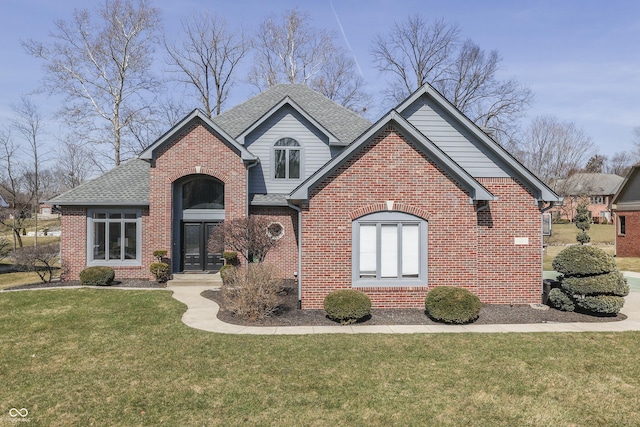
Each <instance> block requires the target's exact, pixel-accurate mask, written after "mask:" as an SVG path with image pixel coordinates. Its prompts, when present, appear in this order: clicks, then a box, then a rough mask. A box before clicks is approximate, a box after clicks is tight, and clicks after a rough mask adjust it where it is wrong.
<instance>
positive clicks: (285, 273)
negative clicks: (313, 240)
mask: <svg viewBox="0 0 640 427" xmlns="http://www.w3.org/2000/svg"><path fill="white" fill-rule="evenodd" d="M249 213H250V215H255V216H258V217H263V218H267V219H268V220H269V221H273V222H278V223H280V224H282V226H283V228H284V235H283V236H282V238H281V239H280V240H279V242H278V245H277V246H276V247H274V248H273V249H271V251H270V252H269V253H268V254H267V257H266V259H265V263H268V264H273V265H276V266H278V269H279V270H280V272H281V274H282V277H284V278H285V279H293V278H295V277H296V276H295V274H296V273H297V272H298V212H297V211H295V210H293V209H291V208H287V207H256V206H253V207H251V209H250V210H249Z"/></svg>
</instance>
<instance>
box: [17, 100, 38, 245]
mask: <svg viewBox="0 0 640 427" xmlns="http://www.w3.org/2000/svg"><path fill="white" fill-rule="evenodd" d="M12 109H13V112H14V113H15V114H16V117H15V118H14V119H13V120H12V121H11V125H12V127H13V128H14V129H15V130H16V131H17V132H18V133H19V134H20V135H21V136H22V139H23V140H24V141H26V143H27V145H28V147H29V149H28V153H29V156H30V157H31V160H32V161H33V163H32V167H33V169H31V168H27V170H26V171H25V175H26V174H29V175H30V177H31V179H29V180H28V182H29V183H30V184H31V185H30V186H29V190H30V197H29V199H30V200H32V201H33V203H34V207H35V209H33V210H32V211H33V212H34V218H35V228H36V229H35V246H38V208H39V206H40V181H39V178H40V175H39V170H40V166H41V165H40V163H41V162H42V154H43V153H42V147H41V145H42V143H41V141H40V137H41V136H42V135H41V134H42V132H43V124H42V121H43V120H42V116H41V114H40V111H39V110H38V107H37V106H36V105H35V104H34V103H33V101H31V99H29V98H28V97H26V96H23V97H21V98H20V102H19V103H17V104H13V105H12Z"/></svg>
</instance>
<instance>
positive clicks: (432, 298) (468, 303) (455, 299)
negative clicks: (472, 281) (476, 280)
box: [424, 286, 482, 323]
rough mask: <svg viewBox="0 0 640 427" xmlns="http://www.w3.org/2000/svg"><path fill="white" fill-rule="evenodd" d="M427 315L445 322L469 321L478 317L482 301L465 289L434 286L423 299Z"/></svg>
mask: <svg viewBox="0 0 640 427" xmlns="http://www.w3.org/2000/svg"><path fill="white" fill-rule="evenodd" d="M424 306H425V309H426V311H427V315H428V316H429V317H431V318H432V319H434V320H437V321H441V322H445V323H470V322H473V321H474V320H476V319H477V318H478V315H479V314H480V309H481V308H482V303H481V302H480V298H478V297H477V296H476V295H475V294H473V293H472V292H470V291H468V290H467V289H463V288H458V287H455V286H436V287H435V288H433V289H431V290H430V291H429V292H428V293H427V296H426V298H425V300H424Z"/></svg>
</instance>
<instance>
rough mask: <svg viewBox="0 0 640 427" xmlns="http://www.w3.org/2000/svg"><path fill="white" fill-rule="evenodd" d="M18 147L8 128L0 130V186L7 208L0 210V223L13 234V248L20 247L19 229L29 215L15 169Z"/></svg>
mask: <svg viewBox="0 0 640 427" xmlns="http://www.w3.org/2000/svg"><path fill="white" fill-rule="evenodd" d="M17 156H18V147H17V146H16V144H15V142H14V141H13V139H12V137H11V132H10V131H8V130H4V131H0V161H2V163H3V168H0V178H1V181H0V187H2V190H3V193H4V194H5V195H6V196H5V199H6V200H5V201H6V202H7V203H8V204H9V207H8V208H5V209H3V210H2V211H0V224H2V225H4V226H6V227H8V228H9V229H10V230H11V231H12V234H13V248H14V250H15V248H17V247H22V237H21V231H22V228H23V226H24V223H25V221H26V220H27V218H28V217H29V211H30V206H29V201H28V198H27V197H25V195H24V193H23V192H22V191H21V188H20V174H19V172H18V170H17V165H16V164H17V163H18V160H17Z"/></svg>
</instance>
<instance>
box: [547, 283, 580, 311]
mask: <svg viewBox="0 0 640 427" xmlns="http://www.w3.org/2000/svg"><path fill="white" fill-rule="evenodd" d="M549 305H550V306H551V307H553V308H557V309H558V310H561V311H574V310H575V309H576V306H575V304H574V303H573V301H572V300H571V298H569V296H568V295H567V294H565V293H564V292H562V291H561V290H560V289H558V288H553V289H551V291H549Z"/></svg>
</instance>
